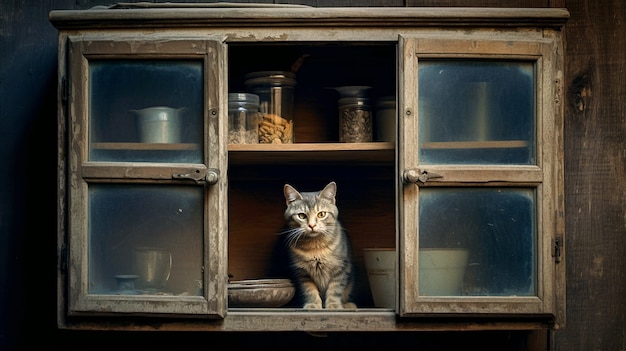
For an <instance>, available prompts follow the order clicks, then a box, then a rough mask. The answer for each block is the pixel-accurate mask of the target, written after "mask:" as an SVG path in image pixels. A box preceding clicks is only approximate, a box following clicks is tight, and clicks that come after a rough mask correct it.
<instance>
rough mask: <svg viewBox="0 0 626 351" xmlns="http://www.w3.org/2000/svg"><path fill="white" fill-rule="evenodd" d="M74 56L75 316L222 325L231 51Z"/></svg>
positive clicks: (71, 262)
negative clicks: (205, 320)
mask: <svg viewBox="0 0 626 351" xmlns="http://www.w3.org/2000/svg"><path fill="white" fill-rule="evenodd" d="M69 48H70V54H69V62H70V64H69V75H70V79H69V84H68V89H69V96H72V101H70V103H69V105H68V106H69V108H68V111H69V114H68V116H69V123H68V128H69V129H70V130H69V133H68V135H69V146H70V147H69V153H68V154H69V157H68V165H69V167H70V169H71V171H72V174H76V177H71V178H70V179H69V182H70V189H71V191H70V195H69V196H70V201H69V204H70V208H69V213H71V215H70V216H69V218H68V221H69V250H68V275H67V279H68V283H69V284H68V286H69V294H68V295H69V296H68V308H69V313H70V314H102V313H122V312H123V313H138V314H142V315H170V316H173V315H181V316H183V315H204V316H208V317H211V316H213V317H223V316H224V313H225V308H226V307H225V305H226V301H225V290H226V282H227V274H226V272H225V267H224V265H222V264H220V262H223V261H224V260H225V251H226V250H225V242H226V238H224V237H222V236H224V234H223V233H224V230H223V228H225V223H226V214H225V212H224V211H223V210H221V209H220V206H219V204H221V203H224V202H225V197H226V194H225V191H224V189H225V186H224V184H225V182H226V180H225V179H224V175H225V174H226V157H224V156H223V155H224V153H225V148H226V141H225V139H224V136H225V131H226V127H224V126H223V123H221V122H220V120H225V118H222V117H225V116H221V114H222V113H225V112H226V111H225V109H222V108H221V101H225V100H224V96H225V93H224V91H225V89H226V88H225V86H224V85H223V83H221V81H222V80H221V79H218V78H219V77H220V75H221V74H223V73H220V72H223V71H224V67H223V65H224V62H225V58H224V56H225V50H224V48H223V44H220V43H219V42H218V41H216V40H215V41H214V40H157V39H152V40H145V39H140V38H137V39H128V40H124V41H116V40H101V39H100V40H90V39H89V38H84V37H81V38H70V43H69Z"/></svg>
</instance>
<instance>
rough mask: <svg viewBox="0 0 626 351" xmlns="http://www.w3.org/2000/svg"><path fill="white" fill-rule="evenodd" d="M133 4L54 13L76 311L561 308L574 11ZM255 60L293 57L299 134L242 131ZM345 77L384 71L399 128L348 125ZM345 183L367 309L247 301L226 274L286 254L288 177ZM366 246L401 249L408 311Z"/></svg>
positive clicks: (342, 201) (65, 304)
mask: <svg viewBox="0 0 626 351" xmlns="http://www.w3.org/2000/svg"><path fill="white" fill-rule="evenodd" d="M125 6H126V7H128V6H130V8H124V7H125ZM125 6H120V5H118V6H113V7H112V8H109V9H93V10H86V11H53V12H51V14H50V19H51V21H52V23H53V24H54V25H55V26H56V27H57V28H58V29H59V62H60V64H59V78H60V79H59V110H58V111H59V133H58V135H59V149H58V150H59V182H58V185H59V228H58V231H59V237H58V238H59V239H58V250H59V270H58V273H59V274H58V292H59V310H58V316H59V324H60V326H61V327H63V328H75V329H81V328H89V329H94V328H96V329H154V328H155V326H156V327H157V328H158V329H163V330H232V331H244V330H305V331H317V330H327V331H328V330H339V331H341V330H345V331H348V330H407V329H416V330H431V329H442V330H443V329H448V330H451V329H468V328H472V329H493V328H496V329H507V328H512V329H533V328H544V327H546V326H550V327H558V326H560V325H562V323H563V322H564V306H565V300H564V298H565V294H564V287H565V284H564V283H565V277H564V273H565V267H564V254H565V253H564V252H565V251H564V246H563V243H564V225H563V169H562V165H563V152H562V148H563V145H562V127H563V113H562V102H561V98H562V97H561V95H562V88H561V87H562V74H563V57H562V55H563V52H562V51H563V47H562V42H561V32H560V29H561V27H562V26H563V25H564V22H565V21H566V19H567V17H568V13H567V11H565V10H561V9H478V8H466V9H465V8H464V9H460V8H436V9H434V8H375V9H373V8H313V7H306V6H287V5H285V6H280V5H277V6H251V7H245V6H242V7H232V8H228V7H221V6H215V5H211V4H187V5H181V4H178V5H175V4H165V5H163V4H161V5H156V4H155V5H154V6H153V7H151V6H147V7H146V6H144V5H140V6H139V5H138V6H137V7H133V5H125ZM259 71H291V72H294V73H295V77H296V78H295V79H296V84H295V96H294V99H293V100H294V101H293V106H294V125H293V132H294V136H295V142H294V143H289V144H264V143H253V144H230V145H229V144H228V123H227V122H228V99H227V96H228V93H231V92H246V91H248V88H249V87H247V86H246V84H245V76H246V74H248V73H251V72H259ZM339 86H368V87H371V89H370V90H368V94H369V95H368V97H369V99H370V102H371V105H370V106H371V112H372V114H373V115H374V116H375V115H376V113H377V112H378V111H377V109H376V102H377V101H381V100H383V99H389V97H392V98H393V99H395V101H396V118H395V120H394V121H393V123H392V125H393V130H394V131H395V133H394V134H395V137H394V138H392V140H379V139H377V138H376V137H375V135H376V133H373V135H374V138H373V139H372V141H371V142H370V141H367V142H357V143H342V142H339V112H338V99H339V97H340V96H339V95H338V92H337V91H336V90H335V89H329V88H335V87H339ZM393 99H392V100H393ZM146 108H152V109H153V110H150V113H146V110H145V109H146ZM155 111H156V112H155ZM145 115H148V116H149V118H150V119H149V120H145V119H143V118H145ZM381 127H382V125H380V124H378V123H373V128H374V130H376V128H381ZM173 131H174V132H173ZM150 133H152V134H150ZM172 133H175V135H171V134H172ZM148 134H149V135H148ZM329 181H335V182H336V183H337V184H338V194H337V200H338V206H339V209H340V218H341V221H342V224H343V225H344V227H345V228H346V229H347V232H348V234H349V235H350V237H351V240H352V242H353V246H354V252H355V257H354V260H355V263H356V266H357V278H358V279H357V284H356V294H355V300H356V303H357V306H358V308H357V309H356V310H342V311H327V310H320V311H308V310H302V309H301V308H300V307H299V306H296V305H290V304H287V305H285V306H282V307H279V308H234V307H230V308H229V306H228V299H227V285H228V284H227V283H228V279H229V277H231V278H234V279H237V280H240V279H258V278H265V277H270V276H275V275H276V274H277V273H276V272H278V271H280V269H281V268H283V269H284V268H285V267H284V263H283V262H281V261H280V260H279V259H278V258H277V255H276V244H277V238H278V237H279V235H280V233H281V230H282V228H283V224H284V223H283V222H284V220H283V211H284V206H285V202H284V197H283V193H282V187H283V185H284V184H285V183H289V184H291V185H293V186H295V187H296V188H298V189H301V190H303V191H309V190H317V189H321V187H323V185H325V184H326V183H328V182H329ZM366 248H394V249H395V251H396V256H397V260H396V268H395V272H393V277H394V279H393V281H394V283H392V284H393V285H394V286H393V288H394V290H395V291H396V298H395V301H396V302H395V307H390V306H386V307H378V306H377V305H376V304H375V303H374V299H373V296H372V293H371V289H370V285H369V279H368V272H367V270H366V267H365V262H364V255H363V251H364V249H366ZM442 252H443V254H444V255H446V254H448V255H450V252H452V255H453V256H454V257H457V256H458V258H460V262H459V263H456V264H453V263H451V262H452V258H451V257H453V256H446V257H444V258H443V266H441V265H440V263H439V262H440V261H441V259H440V258H439V256H437V255H439V254H441V253H442ZM446 252H448V253H446ZM459 254H460V255H459ZM147 261H150V262H151V263H150V264H148V265H147V264H146V262H147ZM277 269H278V270H277ZM166 278H167V279H166ZM163 279H165V280H166V286H165V285H164V284H165V283H163V282H162V281H160V280H163ZM442 283H445V284H442Z"/></svg>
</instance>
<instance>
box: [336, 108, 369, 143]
mask: <svg viewBox="0 0 626 351" xmlns="http://www.w3.org/2000/svg"><path fill="white" fill-rule="evenodd" d="M339 141H340V142H342V143H365V142H370V141H372V111H371V107H370V104H369V99H368V98H363V97H348V98H342V99H339Z"/></svg>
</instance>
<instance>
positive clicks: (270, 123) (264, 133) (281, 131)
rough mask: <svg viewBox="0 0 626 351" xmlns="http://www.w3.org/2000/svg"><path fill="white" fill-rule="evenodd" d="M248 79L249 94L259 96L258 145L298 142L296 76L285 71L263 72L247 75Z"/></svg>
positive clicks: (246, 82)
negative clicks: (296, 135) (295, 104)
mask: <svg viewBox="0 0 626 351" xmlns="http://www.w3.org/2000/svg"><path fill="white" fill-rule="evenodd" d="M245 78H246V81H245V84H246V86H247V88H248V91H250V92H252V93H253V94H256V95H258V96H259V110H260V120H259V142H260V143H266V144H272V143H273V144H290V143H293V142H295V138H294V116H293V110H294V87H295V85H296V79H295V78H296V75H295V74H294V73H293V72H285V71H262V72H252V73H248V74H246V76H245Z"/></svg>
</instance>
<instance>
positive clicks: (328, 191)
mask: <svg viewBox="0 0 626 351" xmlns="http://www.w3.org/2000/svg"><path fill="white" fill-rule="evenodd" d="M336 194H337V184H336V183H335V182H330V183H328V185H326V187H324V189H323V190H322V191H320V193H319V195H318V196H319V197H322V198H325V199H328V200H330V202H332V204H333V205H334V204H335V195H336Z"/></svg>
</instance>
